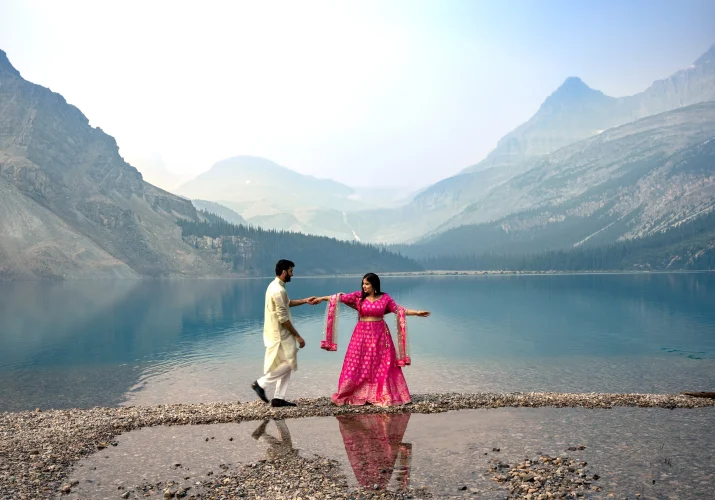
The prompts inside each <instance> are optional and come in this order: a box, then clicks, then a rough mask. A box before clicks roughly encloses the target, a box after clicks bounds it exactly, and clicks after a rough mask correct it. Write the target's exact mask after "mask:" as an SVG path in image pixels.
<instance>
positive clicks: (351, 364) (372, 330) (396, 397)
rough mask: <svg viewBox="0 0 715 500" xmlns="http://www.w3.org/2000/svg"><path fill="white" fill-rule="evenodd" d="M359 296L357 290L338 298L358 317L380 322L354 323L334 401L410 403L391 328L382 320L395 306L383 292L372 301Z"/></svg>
mask: <svg viewBox="0 0 715 500" xmlns="http://www.w3.org/2000/svg"><path fill="white" fill-rule="evenodd" d="M361 295H362V293H361V292H360V291H357V292H353V293H350V294H347V295H341V296H340V301H341V302H342V303H343V304H347V305H348V306H351V307H353V308H355V309H357V311H358V314H359V316H360V317H371V318H380V320H381V321H358V323H357V325H355V330H353V335H352V337H351V338H350V344H349V345H348V349H347V352H346V353H345V361H344V362H343V369H342V371H341V372H340V379H339V381H338V392H336V393H335V394H333V397H332V399H333V402H334V403H335V404H338V405H343V404H350V405H364V404H365V403H372V404H374V405H380V406H391V405H402V404H406V403H409V402H410V401H411V398H410V391H409V390H408V389H407V382H406V381H405V376H404V375H403V374H402V368H401V367H400V366H398V364H397V356H396V352H395V345H394V343H393V342H392V336H391V335H390V329H389V328H388V326H387V323H385V321H384V320H383V319H382V318H383V316H384V315H385V314H386V313H396V312H397V308H398V306H397V304H396V303H395V301H394V300H393V299H392V297H390V296H389V295H388V294H386V293H383V294H382V295H380V297H378V298H377V300H375V301H374V302H370V301H369V300H367V299H365V300H361V299H360V298H361Z"/></svg>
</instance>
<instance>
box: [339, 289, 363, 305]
mask: <svg viewBox="0 0 715 500" xmlns="http://www.w3.org/2000/svg"><path fill="white" fill-rule="evenodd" d="M361 295H362V293H361V292H360V291H359V290H358V291H357V292H353V293H344V294H343V295H341V296H340V302H342V303H343V304H346V305H348V306H350V307H355V306H356V305H357V303H358V299H360V296H361Z"/></svg>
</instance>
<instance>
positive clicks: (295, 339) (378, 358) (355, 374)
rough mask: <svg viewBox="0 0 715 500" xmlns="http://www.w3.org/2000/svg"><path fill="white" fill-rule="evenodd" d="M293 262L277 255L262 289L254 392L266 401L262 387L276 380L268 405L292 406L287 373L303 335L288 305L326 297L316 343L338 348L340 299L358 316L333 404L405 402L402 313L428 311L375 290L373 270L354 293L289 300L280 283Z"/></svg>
mask: <svg viewBox="0 0 715 500" xmlns="http://www.w3.org/2000/svg"><path fill="white" fill-rule="evenodd" d="M294 267H295V264H294V263H293V262H291V261H289V260H280V261H278V263H277V264H276V279H275V280H273V281H272V282H271V284H270V285H269V286H268V289H267V290H266V300H265V321H264V328H263V341H264V344H265V346H266V354H265V358H264V367H263V368H264V375H263V377H261V378H259V379H258V380H256V381H255V382H253V384H252V385H251V387H252V388H253V390H254V391H256V393H257V394H258V396H259V397H260V398H261V399H262V400H263V401H265V402H266V403H267V402H269V400H268V397H267V396H266V392H265V388H266V386H267V385H268V384H272V383H275V384H276V388H275V396H274V398H273V399H272V400H271V401H270V403H271V406H275V407H280V406H295V403H291V402H288V401H286V400H285V393H286V387H287V383H288V380H289V378H290V375H291V373H292V372H293V371H295V370H297V369H298V361H297V347H298V346H299V347H301V348H302V347H304V346H305V340H304V339H303V337H301V335H300V334H299V333H298V331H297V330H296V329H295V326H294V325H293V322H292V317H291V314H290V308H291V307H295V306H299V305H303V304H311V305H316V304H320V303H321V302H328V306H327V310H326V318H325V330H324V339H323V341H322V342H321V346H320V347H321V348H322V349H325V350H327V351H335V350H337V341H338V311H339V306H340V304H345V305H347V306H348V307H351V308H352V309H355V310H356V311H357V313H358V321H357V324H356V325H355V329H354V330H353V334H352V337H351V339H350V343H349V344H348V347H347V352H346V353H345V360H344V361H343V368H342V371H341V372H340V379H339V381H338V391H337V392H336V393H334V394H333V396H332V400H333V402H334V403H335V404H338V405H343V404H350V405H364V404H374V405H380V406H391V405H402V404H407V403H409V402H410V401H411V398H410V392H409V390H408V389H407V383H406V381H405V377H404V375H403V374H402V367H403V366H407V365H409V364H410V362H411V360H410V354H409V343H408V338H407V321H406V317H407V316H420V317H427V316H429V315H430V313H429V311H416V310H412V309H406V308H404V307H402V306H400V305H397V303H395V301H394V299H393V298H392V297H390V296H389V295H388V294H386V293H384V292H382V291H381V290H380V278H379V277H378V276H377V275H376V274H374V273H368V274H366V275H365V276H364V277H363V280H362V287H361V288H362V290H358V291H356V292H353V293H349V294H344V293H337V294H335V295H326V296H324V297H309V298H305V299H299V300H290V299H289V298H288V294H287V292H286V288H285V285H286V283H288V282H290V280H291V278H292V276H293V268H294ZM389 313H393V314H394V315H395V317H396V319H397V322H396V327H395V332H394V333H395V340H394V341H393V339H392V335H391V332H390V328H389V327H388V326H387V323H386V322H385V320H384V316H385V314H389Z"/></svg>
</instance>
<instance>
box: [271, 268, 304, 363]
mask: <svg viewBox="0 0 715 500" xmlns="http://www.w3.org/2000/svg"><path fill="white" fill-rule="evenodd" d="M264 318H265V319H264V323H263V343H264V345H265V346H266V357H265V360H264V362H263V372H264V373H268V372H270V371H273V370H275V369H276V368H278V366H279V365H280V364H281V363H283V362H284V361H287V362H288V363H290V365H291V368H292V369H293V370H297V369H298V343H297V342H296V340H295V337H294V336H293V335H291V333H290V332H289V331H288V329H286V328H285V327H284V326H283V325H282V324H283V323H285V322H286V321H288V320H290V321H291V322H293V318H292V316H291V314H290V299H289V298H288V292H286V288H285V283H284V282H283V281H281V280H280V279H279V278H276V279H274V280H273V281H272V282H271V284H270V285H268V288H267V289H266V308H265V311H264Z"/></svg>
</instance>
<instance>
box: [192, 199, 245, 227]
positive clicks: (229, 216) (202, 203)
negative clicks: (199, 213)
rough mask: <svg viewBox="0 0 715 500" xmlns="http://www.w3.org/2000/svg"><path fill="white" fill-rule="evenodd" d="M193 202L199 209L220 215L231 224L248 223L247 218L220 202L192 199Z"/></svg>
mask: <svg viewBox="0 0 715 500" xmlns="http://www.w3.org/2000/svg"><path fill="white" fill-rule="evenodd" d="M191 203H192V204H193V205H194V206H195V207H196V208H197V209H198V210H204V211H206V212H208V213H210V214H214V215H218V216H219V217H221V218H222V219H223V220H225V221H226V222H229V223H231V224H236V225H239V224H247V222H246V219H244V218H243V217H241V216H240V215H239V214H237V213H236V212H234V211H233V210H231V209H230V208H228V207H225V206H223V205H221V204H220V203H214V202H212V201H206V200H191Z"/></svg>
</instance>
